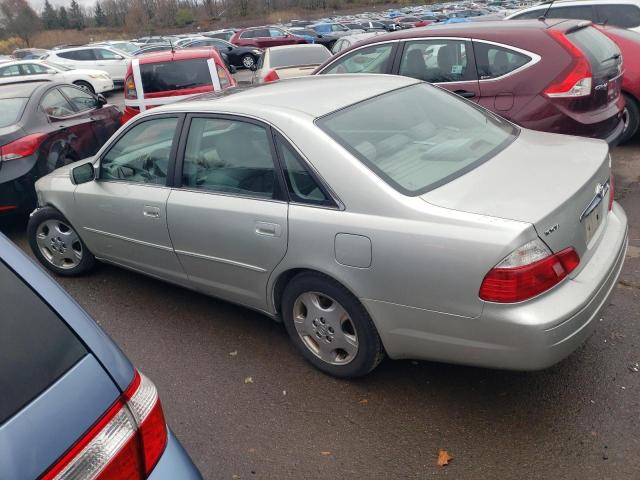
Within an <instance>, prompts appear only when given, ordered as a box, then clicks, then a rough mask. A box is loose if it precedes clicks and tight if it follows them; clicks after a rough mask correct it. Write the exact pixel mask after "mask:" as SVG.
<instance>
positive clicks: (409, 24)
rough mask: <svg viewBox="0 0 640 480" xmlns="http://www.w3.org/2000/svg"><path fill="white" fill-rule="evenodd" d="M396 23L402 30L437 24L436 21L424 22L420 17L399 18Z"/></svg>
mask: <svg viewBox="0 0 640 480" xmlns="http://www.w3.org/2000/svg"><path fill="white" fill-rule="evenodd" d="M395 21H396V24H397V25H400V28H414V27H426V26H428V25H431V24H432V23H434V22H435V20H424V19H421V18H418V17H399V18H396V19H395Z"/></svg>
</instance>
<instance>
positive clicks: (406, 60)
mask: <svg viewBox="0 0 640 480" xmlns="http://www.w3.org/2000/svg"><path fill="white" fill-rule="evenodd" d="M622 68H623V64H622V57H621V54H620V49H619V48H618V47H617V46H616V44H615V43H614V42H613V41H611V40H610V39H609V38H607V37H606V36H605V35H604V34H602V33H601V32H600V31H598V30H597V29H596V28H595V27H593V26H592V24H591V23H589V22H584V21H578V20H547V21H545V22H542V21H539V20H522V21H515V20H514V21H512V22H503V21H497V22H478V23H458V24H450V25H442V26H439V25H436V26H431V27H429V28H425V29H419V30H417V29H415V30H414V29H410V30H404V31H401V32H397V33H390V34H388V35H384V36H380V37H374V38H371V39H368V40H365V41H363V42H360V43H357V44H355V45H353V46H352V47H351V48H349V49H347V50H344V51H342V52H340V53H339V54H338V55H336V56H334V57H333V58H331V59H330V60H328V61H327V62H326V63H325V64H324V65H321V66H320V67H318V69H316V71H315V72H314V74H331V73H386V74H395V75H406V76H409V77H413V78H418V79H421V80H425V81H427V82H431V83H435V84H438V85H440V86H441V87H444V88H446V89H448V90H451V91H453V92H455V93H457V94H459V95H461V96H462V97H465V98H467V99H469V100H470V101H473V102H477V103H479V104H480V105H482V106H484V107H485V108H488V109H489V110H492V111H494V112H496V113H498V114H500V115H501V116H503V117H505V118H507V119H509V120H511V121H513V122H515V123H517V124H519V125H522V126H523V127H526V128H530V129H533V130H541V131H546V132H553V133H564V134H569V135H580V136H585V137H592V138H601V139H603V140H606V141H607V142H609V144H615V143H617V142H618V141H619V139H620V137H621V135H622V134H623V131H624V120H623V115H622V112H623V110H624V97H623V96H622V95H621V86H622V73H623V71H622Z"/></svg>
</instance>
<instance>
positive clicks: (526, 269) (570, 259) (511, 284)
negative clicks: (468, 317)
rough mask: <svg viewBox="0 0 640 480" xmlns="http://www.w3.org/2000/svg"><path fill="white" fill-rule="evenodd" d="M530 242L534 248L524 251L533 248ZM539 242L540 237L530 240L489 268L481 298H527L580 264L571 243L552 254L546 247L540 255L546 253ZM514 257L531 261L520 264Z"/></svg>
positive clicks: (557, 280) (544, 289)
mask: <svg viewBox="0 0 640 480" xmlns="http://www.w3.org/2000/svg"><path fill="white" fill-rule="evenodd" d="M532 244H535V248H536V251H535V252H533V253H530V252H525V251H526V250H531V249H532V247H531V245H532ZM541 245H543V244H542V242H539V241H534V242H530V243H528V244H527V245H524V246H523V247H521V248H519V249H517V250H516V251H515V252H514V253H512V254H511V255H510V256H509V257H507V258H506V259H505V260H503V261H502V262H500V263H499V264H498V265H497V266H496V267H494V268H493V269H491V271H490V272H489V273H487V275H486V276H485V277H484V280H483V281H482V286H481V287H480V298H481V299H482V300H486V301H488V302H497V303H514V302H521V301H523V300H528V299H529V298H532V297H535V296H536V295H539V294H540V293H542V292H545V291H547V290H549V289H550V288H551V287H553V286H554V285H557V284H558V283H559V282H561V281H562V280H563V279H564V278H566V276H567V275H569V274H570V273H571V272H572V271H573V270H575V268H576V267H577V266H578V265H579V264H580V257H579V256H578V253H577V252H576V251H575V249H574V248H573V247H569V248H566V249H565V250H562V251H561V252H559V253H556V254H555V255H554V254H552V253H551V252H550V251H549V252H548V254H546V256H544V257H543V258H540V257H541V256H542V255H545V253H544V249H542V248H541ZM544 248H546V246H545V247H544ZM547 250H548V249H547ZM514 255H515V256H516V257H517V258H514ZM514 259H515V262H514ZM517 259H521V260H524V262H528V261H529V260H533V261H531V262H530V263H524V264H521V263H522V262H518V261H517ZM512 264H513V265H516V266H511V265H512Z"/></svg>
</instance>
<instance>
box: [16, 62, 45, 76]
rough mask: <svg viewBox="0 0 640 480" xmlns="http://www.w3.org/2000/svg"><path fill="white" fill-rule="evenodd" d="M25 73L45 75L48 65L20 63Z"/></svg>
mask: <svg viewBox="0 0 640 480" xmlns="http://www.w3.org/2000/svg"><path fill="white" fill-rule="evenodd" d="M20 69H21V70H22V74H23V75H43V74H45V73H47V69H46V67H44V66H43V65H39V64H37V63H23V64H22V65H20Z"/></svg>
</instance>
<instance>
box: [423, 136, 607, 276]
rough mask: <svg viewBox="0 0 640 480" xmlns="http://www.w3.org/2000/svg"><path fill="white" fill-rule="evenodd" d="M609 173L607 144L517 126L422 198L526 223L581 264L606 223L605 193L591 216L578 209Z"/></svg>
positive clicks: (587, 203) (583, 207) (556, 249)
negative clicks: (490, 151)
mask: <svg viewBox="0 0 640 480" xmlns="http://www.w3.org/2000/svg"><path fill="white" fill-rule="evenodd" d="M609 176H610V164H609V156H608V147H607V145H606V143H604V142H602V141H598V140H590V139H584V138H579V137H570V136H564V135H550V134H547V133H542V132H535V131H532V130H522V131H521V133H520V136H519V138H518V139H517V140H516V141H515V142H514V143H513V144H511V146H509V147H508V148H506V149H505V150H503V151H502V152H500V153H499V154H498V155H497V156H496V157H494V158H493V159H491V160H489V161H488V162H486V163H484V164H482V165H480V166H479V167H477V168H476V169H474V170H473V171H471V172H469V173H467V174H466V175H463V176H462V177H459V178H457V179H456V180H453V181H452V182H450V183H447V184H446V185H444V186H442V187H439V188H437V189H435V190H432V191H430V192H428V193H426V194H424V195H422V197H421V198H422V199H423V200H425V201H427V202H429V203H432V204H434V205H439V206H442V207H446V208H451V209H454V210H460V211H465V212H470V213H476V214H481V215H487V216H491V217H500V218H506V219H511V220H518V221H522V222H528V223H531V224H533V225H534V227H535V229H536V232H537V233H538V236H539V237H540V238H541V239H542V240H544V242H545V243H547V245H548V246H549V248H551V250H553V251H554V252H559V251H561V250H563V249H565V248H567V247H574V248H575V249H576V251H577V252H578V254H579V255H580V258H581V266H582V265H584V264H585V263H586V260H588V257H589V256H590V252H591V251H592V250H593V247H594V246H595V245H597V242H598V239H599V237H600V236H601V232H602V230H603V229H604V228H605V227H606V219H607V216H606V213H607V208H608V200H609V193H608V192H604V194H603V195H602V197H601V198H599V199H597V200H598V201H597V202H595V203H597V206H596V207H595V208H594V209H593V211H592V212H591V215H589V216H584V215H583V213H584V212H585V210H587V208H588V207H589V206H590V205H591V206H593V201H594V198H595V197H596V190H597V188H598V187H597V186H598V185H601V188H602V186H605V185H607V184H608V180H609ZM605 188H606V187H605ZM581 217H582V218H581ZM595 217H598V219H597V221H596V220H594V219H595ZM578 270H579V269H577V270H576V271H575V273H577V272H578Z"/></svg>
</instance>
